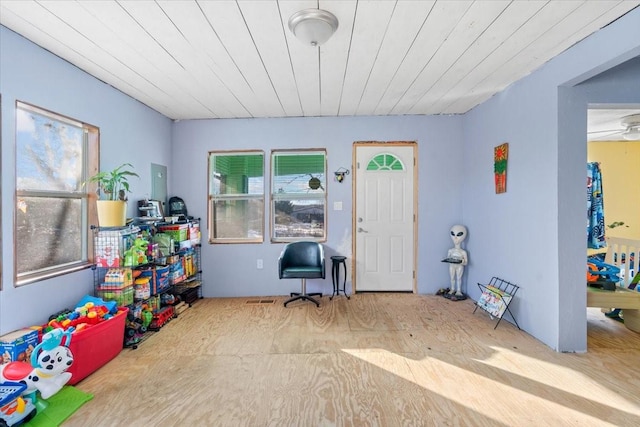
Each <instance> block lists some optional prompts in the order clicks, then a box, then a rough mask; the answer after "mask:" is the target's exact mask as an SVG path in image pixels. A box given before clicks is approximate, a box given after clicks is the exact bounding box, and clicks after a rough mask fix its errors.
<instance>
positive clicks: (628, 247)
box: [604, 237, 640, 288]
mask: <svg viewBox="0 0 640 427" xmlns="http://www.w3.org/2000/svg"><path fill="white" fill-rule="evenodd" d="M606 240H607V255H606V256H605V259H604V262H606V263H607V264H612V265H615V266H616V267H618V268H619V269H620V278H621V279H622V281H621V282H620V287H623V288H628V287H629V283H631V281H632V280H633V277H634V276H635V275H636V273H637V272H638V263H639V262H640V240H637V239H623V238H620V237H606Z"/></svg>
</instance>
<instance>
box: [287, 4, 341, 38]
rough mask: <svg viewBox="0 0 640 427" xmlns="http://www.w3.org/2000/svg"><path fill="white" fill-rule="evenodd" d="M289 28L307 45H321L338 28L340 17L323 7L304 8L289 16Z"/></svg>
mask: <svg viewBox="0 0 640 427" xmlns="http://www.w3.org/2000/svg"><path fill="white" fill-rule="evenodd" d="M289 29H290V30H291V32H292V33H293V35H295V36H296V37H297V38H298V40H300V41H301V42H303V43H304V44H306V45H310V46H320V45H321V44H323V43H324V42H326V41H327V40H329V38H330V37H331V36H332V35H333V33H335V31H336V30H337V29H338V18H336V17H335V15H334V14H333V13H331V12H327V11H326V10H322V9H304V10H301V11H300V12H296V13H294V14H293V15H291V18H289Z"/></svg>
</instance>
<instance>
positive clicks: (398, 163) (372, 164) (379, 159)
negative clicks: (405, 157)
mask: <svg viewBox="0 0 640 427" xmlns="http://www.w3.org/2000/svg"><path fill="white" fill-rule="evenodd" d="M367 170H368V171H403V170H404V164H403V163H402V160H400V159H399V158H397V157H396V156H394V155H393V154H386V153H382V154H378V155H376V156H375V157H374V158H373V159H371V160H369V163H368V164H367Z"/></svg>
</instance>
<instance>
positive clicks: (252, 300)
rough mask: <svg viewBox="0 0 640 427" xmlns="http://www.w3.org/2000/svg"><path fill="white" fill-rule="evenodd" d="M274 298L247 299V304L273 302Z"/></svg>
mask: <svg viewBox="0 0 640 427" xmlns="http://www.w3.org/2000/svg"><path fill="white" fill-rule="evenodd" d="M275 302H276V300H274V299H250V300H247V304H250V305H259V304H275Z"/></svg>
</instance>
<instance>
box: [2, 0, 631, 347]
mask: <svg viewBox="0 0 640 427" xmlns="http://www.w3.org/2000/svg"><path fill="white" fill-rule="evenodd" d="M639 54H640V9H636V10H634V11H632V12H630V13H628V14H627V15H626V16H624V17H622V18H621V19H619V20H617V21H616V22H614V23H613V24H611V25H609V26H607V27H606V28H604V29H603V30H601V31H599V32H597V33H596V34H594V35H592V36H590V37H589V38H587V39H586V40H585V41H583V42H581V43H578V44H577V45H575V46H573V47H572V48H571V49H569V50H568V51H567V52H565V53H563V54H562V55H560V56H558V57H556V58H554V59H553V60H551V61H549V62H548V63H547V64H546V65H545V66H543V67H542V68H541V69H539V70H538V71H536V72H534V73H533V74H532V75H530V76H528V77H526V78H524V79H522V80H520V81H519V82H516V83H515V84H514V85H512V86H510V87H509V88H507V89H506V90H505V91H503V92H502V93H500V94H498V95H496V96H494V97H493V98H492V99H490V100H489V101H487V102H486V103H484V104H483V105H481V106H479V107H477V108H475V109H474V110H473V111H471V112H470V113H468V114H466V115H465V116H463V117H446V116H430V117H423V116H413V117H358V118H356V117H349V118H304V119H303V118H299V119H256V120H198V121H182V122H178V123H175V124H173V125H172V124H171V123H170V121H169V120H167V119H166V118H164V117H162V116H161V115H159V114H157V113H155V112H153V111H151V110H149V109H147V108H146V107H144V106H142V105H141V104H139V103H138V102H136V101H132V100H131V99H129V98H128V97H126V96H124V95H122V94H121V93H120V92H118V91H116V90H114V89H112V88H110V87H108V86H106V85H104V84H102V83H101V82H99V81H97V80H95V79H93V78H91V77H89V76H87V75H86V74H84V73H83V72H81V71H79V70H77V69H76V68H75V67H73V66H71V65H69V64H68V63H66V62H64V61H61V60H59V59H57V58H55V57H53V56H52V55H51V54H49V53H47V52H45V51H44V50H42V49H40V48H38V47H36V46H34V45H32V44H31V43H29V42H26V41H25V40H24V39H22V38H20V37H19V36H16V35H15V34H13V33H12V32H10V31H8V30H6V29H5V28H0V55H1V62H0V92H1V93H2V119H3V128H2V203H3V206H2V218H3V222H2V242H3V243H2V244H3V247H2V249H3V268H4V271H3V282H4V290H3V291H2V292H0V333H1V332H5V331H8V330H11V329H15V328H16V327H20V326H23V325H25V324H33V323H38V322H41V321H42V320H43V317H44V316H45V315H46V313H50V312H52V311H56V310H58V309H60V308H63V307H65V306H67V305H70V304H71V303H73V302H74V301H75V300H76V299H77V297H78V296H79V295H81V294H83V293H85V292H87V291H88V290H90V288H91V276H90V272H88V271H86V272H81V273H77V274H74V275H69V276H65V277H63V278H59V279H55V280H50V281H47V282H42V283H37V284H32V285H29V286H26V287H23V288H20V289H15V288H13V286H12V285H13V258H12V253H13V251H12V247H11V243H12V241H13V230H12V222H11V219H12V218H13V204H14V202H13V188H14V178H13V177H14V168H13V159H14V152H13V135H14V121H15V115H14V107H13V105H14V103H15V99H20V100H23V101H26V102H30V103H33V104H36V105H39V106H41V107H44V108H48V109H51V110H53V111H57V112H60V113H62V114H66V115H69V116H71V117H75V118H78V119H80V120H83V121H86V122H88V123H91V124H93V125H96V126H99V127H100V128H101V131H102V162H103V165H104V166H105V167H111V166H114V165H116V164H119V163H121V162H122V161H127V160H128V161H131V162H132V163H134V165H135V166H136V168H137V169H138V172H140V174H141V176H142V177H143V179H142V180H141V182H140V183H139V184H138V185H136V187H134V188H135V189H136V193H135V194H134V195H132V197H131V199H132V200H137V199H139V198H141V197H144V195H145V194H147V193H148V191H149V188H150V180H149V164H150V163H151V162H153V163H158V164H165V165H167V166H169V183H170V187H169V194H170V195H171V194H176V195H180V196H181V197H183V198H184V199H185V201H186V203H187V206H188V208H189V212H190V213H191V214H192V215H195V216H200V217H203V218H204V217H206V213H207V207H206V191H207V177H206V172H207V163H206V154H207V151H209V150H218V149H220V150H224V149H226V150H228V149H248V148H264V149H265V151H266V152H267V155H268V152H269V150H270V149H271V148H295V147H326V148H327V151H328V164H329V172H332V171H334V170H336V169H338V168H339V167H349V168H351V159H352V143H353V142H354V141H360V140H382V141H384V140H415V141H417V142H418V144H419V149H418V154H419V163H418V167H419V174H420V175H419V182H418V188H419V225H418V231H419V237H420V238H419V247H418V257H419V260H418V289H419V292H420V293H432V292H434V291H435V290H436V289H438V288H439V287H441V286H446V284H447V283H448V273H447V271H446V268H443V267H442V264H441V263H440V261H439V260H440V259H441V258H442V256H443V254H444V253H445V252H446V249H447V248H449V247H450V246H451V241H450V239H449V237H448V229H449V227H450V226H451V224H453V223H458V222H462V223H463V224H465V225H467V226H468V227H469V239H468V241H467V249H468V251H469V257H470V265H469V267H468V269H467V272H466V273H465V276H466V277H465V279H466V282H467V283H466V285H467V286H466V287H467V290H468V292H469V293H470V294H471V297H472V298H474V299H475V298H477V297H478V295H479V292H478V290H477V289H476V288H475V283H476V282H483V281H486V280H488V279H489V278H490V277H491V276H492V275H499V276H503V277H504V278H505V279H508V280H511V281H513V282H515V283H518V284H520V285H521V286H522V289H521V291H520V293H519V295H518V298H517V299H516V302H515V303H514V307H513V308H514V311H515V313H516V315H517V317H518V321H519V323H520V324H521V326H522V327H523V328H524V329H525V330H526V331H527V332H529V333H531V334H532V335H533V336H535V337H536V338H538V339H540V340H541V341H543V342H544V343H545V344H547V345H549V346H550V347H552V348H554V349H556V350H560V351H583V350H585V349H586V314H585V298H586V297H585V293H584V263H585V251H586V244H585V241H584V240H585V239H584V232H585V231H584V228H585V225H584V222H583V219H582V218H583V217H584V206H585V204H586V197H585V194H584V191H583V189H584V180H585V171H584V164H585V162H586V142H585V140H586V135H585V134H586V108H587V104H588V103H589V102H606V103H611V102H613V103H618V102H640V96H637V89H638V86H639V85H638V84H637V80H636V79H633V73H632V76H631V78H629V76H628V75H626V77H624V78H625V79H626V80H619V79H620V78H622V77H621V76H622V74H624V73H622V74H618V73H615V74H612V75H610V76H607V75H604V76H603V77H601V79H602V81H598V79H594V80H592V81H589V82H587V83H585V84H584V85H580V86H576V85H578V84H579V83H581V82H583V81H585V80H586V79H588V78H590V77H594V76H596V75H597V74H599V73H601V72H603V71H606V70H608V69H610V68H611V67H613V66H616V65H618V64H621V63H622V62H624V61H626V60H629V59H631V58H633V57H635V56H637V55H639ZM622 81H623V82H624V84H625V85H626V84H630V85H631V87H624V88H620V86H619V85H620V82H622ZM612 92H613V93H612ZM625 93H626V95H624V96H623V94H625ZM503 142H509V143H510V158H509V169H508V188H507V193H505V194H502V195H496V194H495V193H494V187H493V148H494V147H495V146H496V145H499V144H501V143H503ZM268 164H269V163H268V162H267V166H268ZM351 183H352V175H349V176H348V177H347V179H346V180H345V182H344V183H343V184H337V183H335V182H331V183H330V186H329V187H328V191H329V200H328V202H329V207H330V208H331V207H332V206H333V202H334V201H342V202H343V206H344V209H343V211H333V210H331V209H330V211H329V218H328V220H329V227H330V229H329V240H328V242H327V246H328V249H329V253H330V254H331V253H333V252H336V253H341V254H347V255H349V254H350V250H351V226H350V221H351V217H350V215H351ZM132 213H133V212H132V211H131V209H130V214H132ZM265 229H267V230H268V223H267V222H266V219H265ZM203 231H204V233H203V234H205V235H206V231H207V230H206V224H203ZM280 249H281V245H275V244H270V243H264V244H259V245H215V246H212V245H207V244H205V245H203V267H204V271H205V277H204V279H205V289H204V292H205V295H206V296H214V295H216V296H231V295H233V296H241V295H244V296H246V295H275V294H277V295H282V294H287V293H288V292H290V291H293V290H297V289H298V285H297V284H295V283H292V284H291V285H285V284H283V283H281V282H280V281H279V280H278V279H277V273H276V270H275V260H276V258H277V255H278V254H279V252H280ZM258 258H261V259H263V260H264V269H263V270H257V268H256V259H258ZM309 288H310V290H322V291H324V292H327V291H329V290H330V289H331V285H330V281H329V280H325V281H324V282H319V281H316V282H310V284H309Z"/></svg>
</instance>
